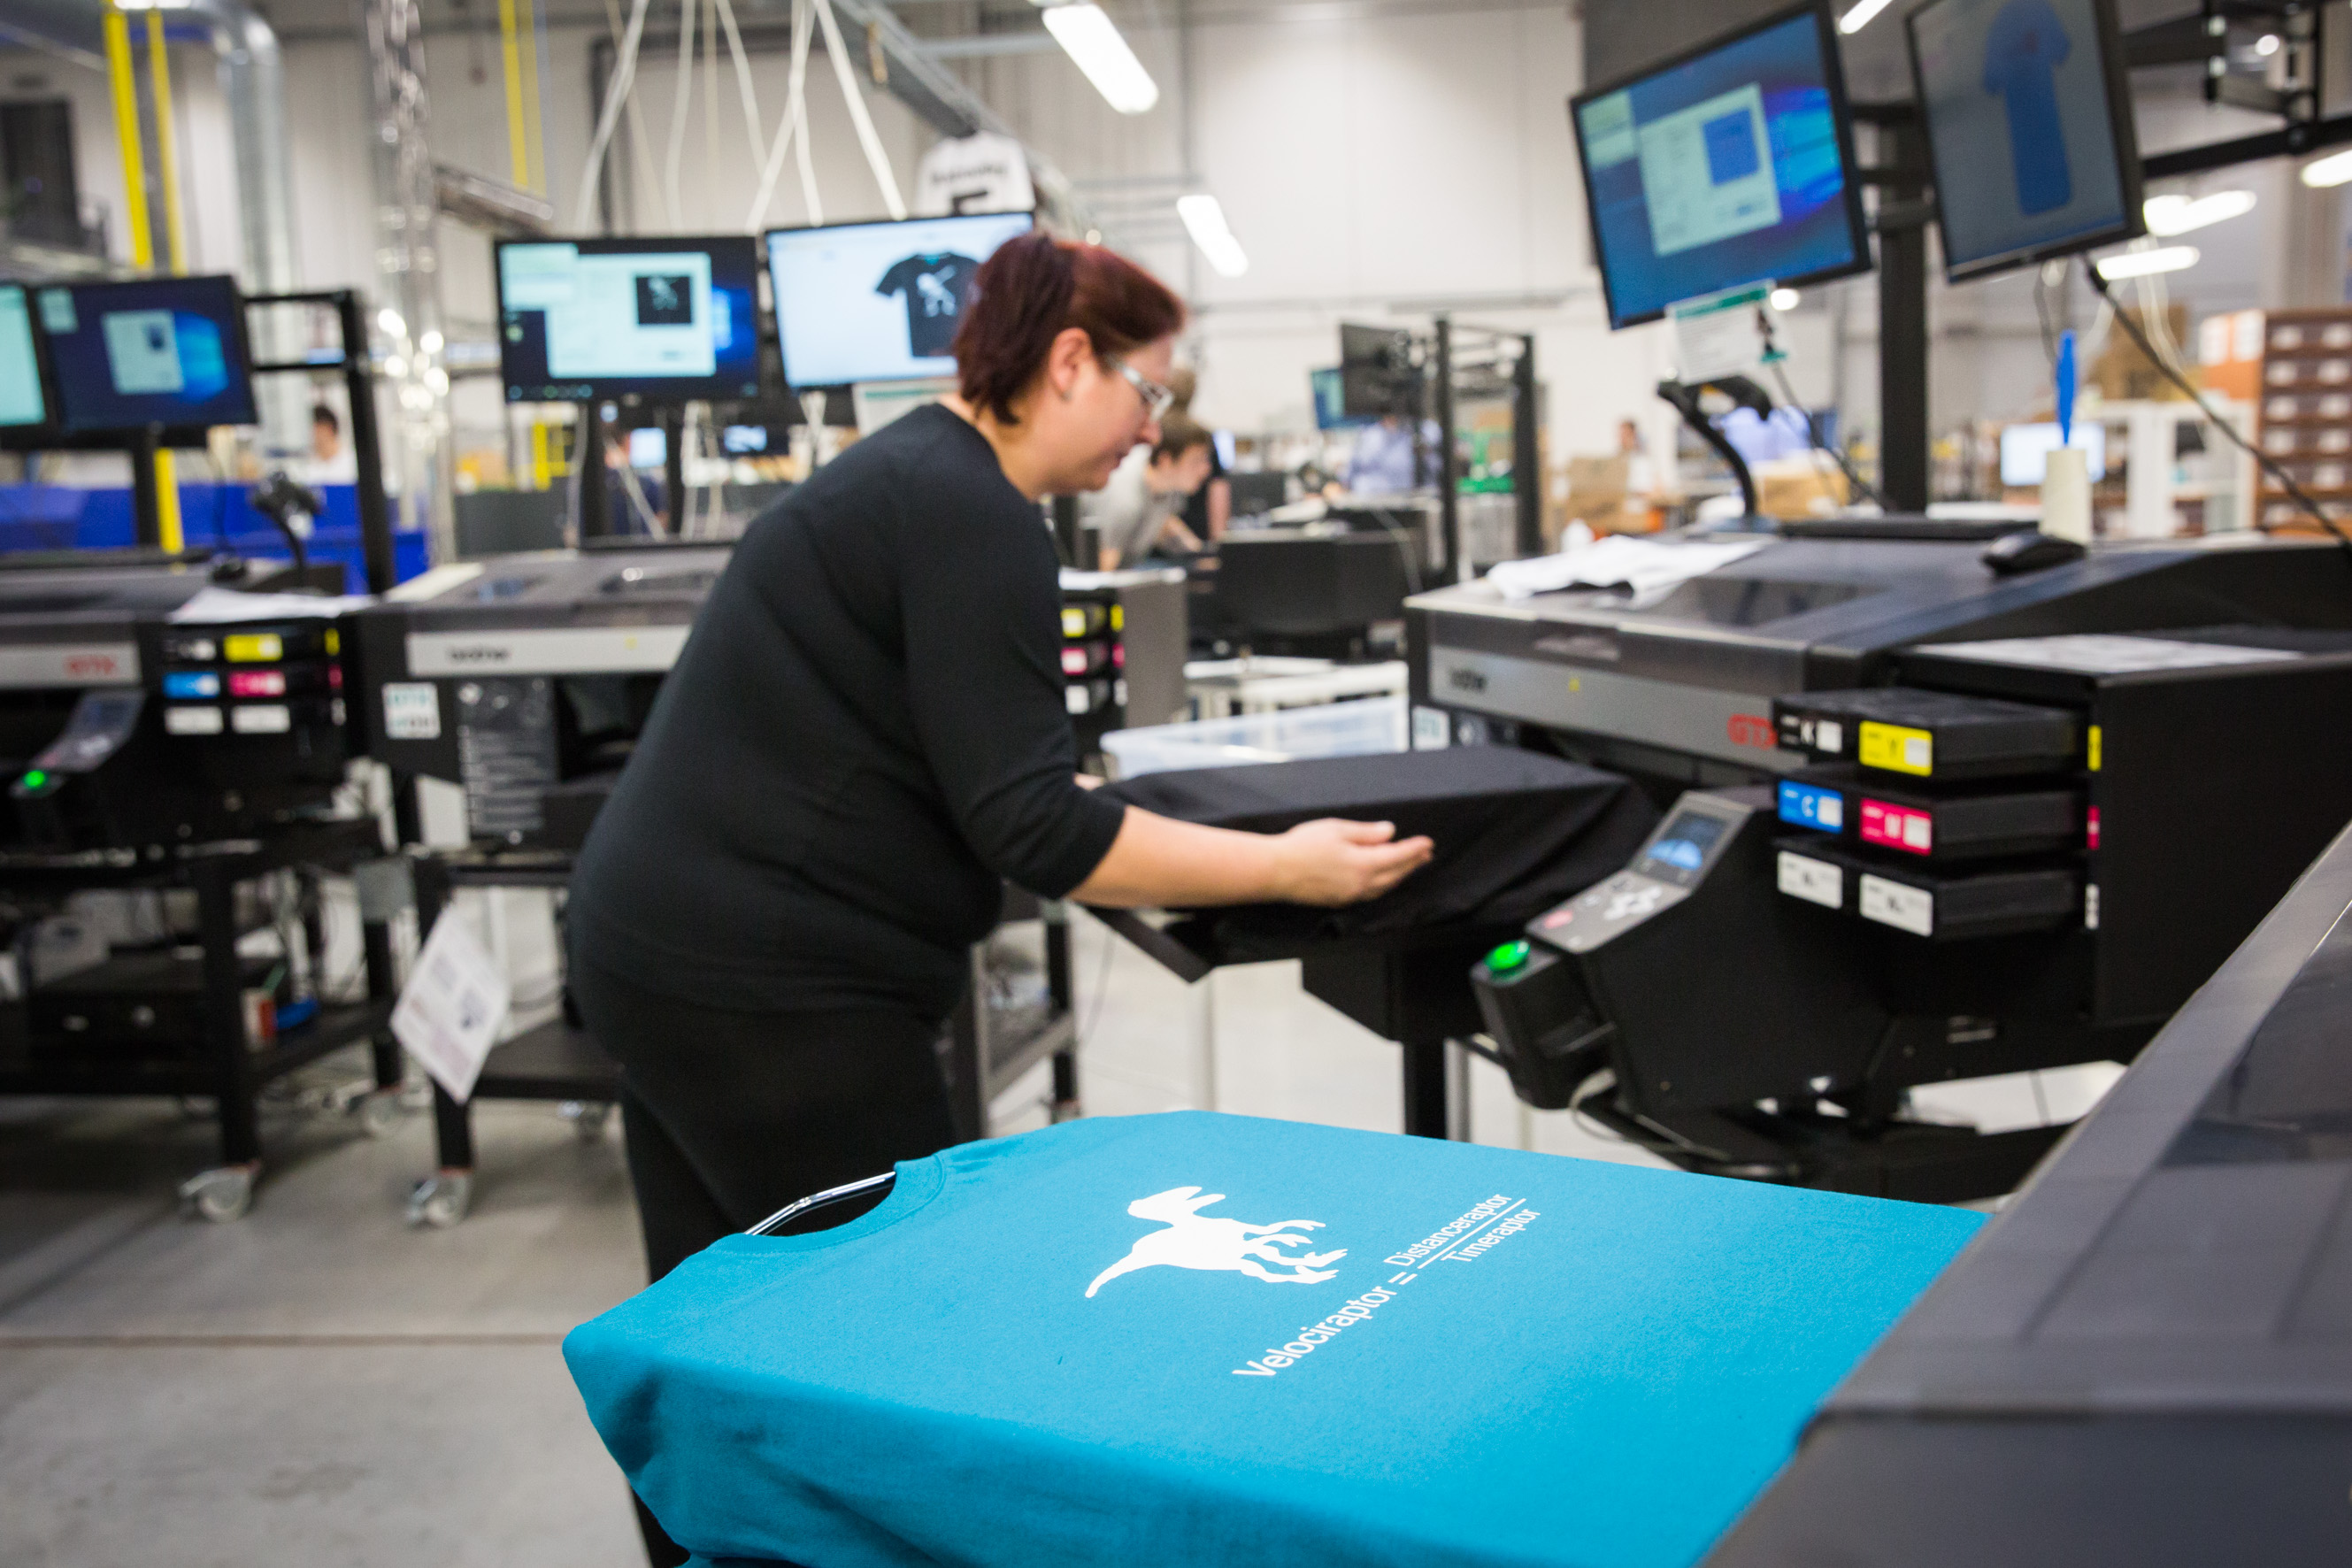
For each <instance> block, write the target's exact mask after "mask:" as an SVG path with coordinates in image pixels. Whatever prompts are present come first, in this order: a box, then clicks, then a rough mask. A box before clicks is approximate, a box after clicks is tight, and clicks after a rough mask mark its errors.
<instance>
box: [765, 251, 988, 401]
mask: <svg viewBox="0 0 2352 1568" xmlns="http://www.w3.org/2000/svg"><path fill="white" fill-rule="evenodd" d="M1030 227H1031V219H1030V216H1029V215H1028V214H1027V213H974V214H970V215H967V216H961V217H935V218H909V219H908V220H907V221H905V222H903V223H852V224H837V225H835V226H832V227H829V228H782V229H776V230H773V231H772V232H771V233H770V234H769V236H768V272H769V276H770V277H771V279H772V280H773V281H774V283H775V290H776V336H777V337H778V338H779V339H780V340H781V341H782V344H783V351H784V379H785V380H786V381H787V382H789V383H791V384H793V386H795V387H815V386H843V385H847V384H852V383H855V382H860V381H916V380H920V379H922V378H925V377H928V376H942V375H953V374H955V356H954V354H953V353H950V347H951V345H952V344H953V343H954V342H955V335H956V329H957V328H958V327H960V326H961V325H962V324H963V312H964V308H965V306H966V305H968V304H969V303H970V302H971V279H972V275H973V274H974V273H976V272H978V271H979V270H980V264H981V263H982V262H983V261H985V260H987V259H988V258H990V257H992V256H993V255H995V254H996V247H998V246H1000V245H1003V243H1004V242H1005V241H1006V240H1008V239H1011V238H1013V237H1014V236H1015V235H1022V234H1026V233H1028V232H1029V229H1030Z"/></svg>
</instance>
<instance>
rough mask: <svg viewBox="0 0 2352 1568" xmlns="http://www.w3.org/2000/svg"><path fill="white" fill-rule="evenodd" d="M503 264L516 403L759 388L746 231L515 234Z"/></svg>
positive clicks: (502, 318)
mask: <svg viewBox="0 0 2352 1568" xmlns="http://www.w3.org/2000/svg"><path fill="white" fill-rule="evenodd" d="M498 270H499V374H500V375H501V376H502V377H503V378H504V380H505V382H506V392H507V401H508V402H509V403H584V402H587V401H589V400H590V399H604V398H611V399H614V400H615V401H618V402H623V403H684V402H688V401H689V400H692V399H698V398H708V399H710V400H713V401H717V402H735V401H739V400H741V399H744V398H751V397H757V396H758V395H760V256H759V247H758V246H757V245H756V244H755V243H754V242H753V241H752V239H751V237H750V236H749V235H724V236H719V237H713V238H708V239H683V238H681V239H671V238H667V237H663V238H659V239H579V240H560V241H556V240H547V241H542V240H528V241H510V242H508V243H506V244H502V245H500V246H499V268H498Z"/></svg>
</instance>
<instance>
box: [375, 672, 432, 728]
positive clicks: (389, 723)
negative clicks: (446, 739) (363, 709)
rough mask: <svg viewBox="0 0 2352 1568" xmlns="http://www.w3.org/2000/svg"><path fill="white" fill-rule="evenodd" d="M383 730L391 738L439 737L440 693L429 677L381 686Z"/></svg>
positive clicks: (391, 682) (396, 681)
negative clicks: (382, 687)
mask: <svg viewBox="0 0 2352 1568" xmlns="http://www.w3.org/2000/svg"><path fill="white" fill-rule="evenodd" d="M383 732H384V734H385V735H386V736H387V737H388V738H390V739H392V740H394V741H437V740H439V739H440V738H441V692H440V689H439V688H437V687H436V686H435V685H434V684H433V683H432V682H431V681H429V680H395V681H389V682H387V683H386V684H385V686H384V689H383Z"/></svg>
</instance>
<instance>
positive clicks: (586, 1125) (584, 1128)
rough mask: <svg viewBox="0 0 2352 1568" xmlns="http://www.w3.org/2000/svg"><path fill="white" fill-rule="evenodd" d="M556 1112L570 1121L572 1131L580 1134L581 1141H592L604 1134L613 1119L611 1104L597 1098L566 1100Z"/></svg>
mask: <svg viewBox="0 0 2352 1568" xmlns="http://www.w3.org/2000/svg"><path fill="white" fill-rule="evenodd" d="M557 1114H558V1115H560V1116H562V1118H563V1119H564V1120H565V1121H569V1122H570V1123H572V1131H574V1132H577V1133H578V1134H580V1142H583V1143H593V1142H597V1141H598V1140H599V1139H601V1138H603V1137H604V1129H605V1128H606V1127H607V1126H609V1125H610V1124H611V1122H612V1120H613V1108H612V1106H611V1105H610V1104H609V1103H607V1102H605V1101H604V1100H565V1101H564V1102H563V1103H562V1106H560V1107H559V1108H558V1109H557Z"/></svg>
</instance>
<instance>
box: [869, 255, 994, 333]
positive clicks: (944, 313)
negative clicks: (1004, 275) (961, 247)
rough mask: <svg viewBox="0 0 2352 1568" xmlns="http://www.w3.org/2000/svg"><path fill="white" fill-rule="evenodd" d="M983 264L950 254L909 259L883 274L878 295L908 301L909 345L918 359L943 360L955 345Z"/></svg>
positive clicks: (967, 257) (876, 288) (877, 291)
mask: <svg viewBox="0 0 2352 1568" xmlns="http://www.w3.org/2000/svg"><path fill="white" fill-rule="evenodd" d="M979 270H980V263H979V262H977V261H974V260H973V259H972V258H971V257H969V256H959V255H957V254H956V253H955V252H954V251H952V250H950V251H947V252H945V253H943V254H940V255H934V256H909V257H908V258H906V259H905V260H903V261H900V262H898V264H897V265H895V266H893V267H892V268H890V270H889V271H887V272H885V273H884V274H882V281H881V282H879V283H877V284H876V285H875V287H874V291H875V292H876V293H877V294H901V295H904V296H905V297H906V300H907V342H908V352H909V353H912V354H913V355H914V356H915V357H916V358H917V359H941V358H944V357H945V356H946V354H947V353H948V350H949V347H950V345H951V344H952V343H954V342H955V335H956V328H957V327H959V326H961V325H962V323H963V302H964V297H965V296H966V295H967V294H969V293H971V275H972V274H973V273H975V272H977V271H979Z"/></svg>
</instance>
